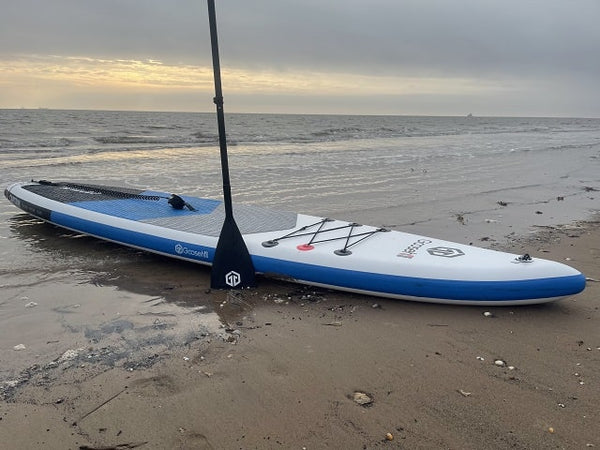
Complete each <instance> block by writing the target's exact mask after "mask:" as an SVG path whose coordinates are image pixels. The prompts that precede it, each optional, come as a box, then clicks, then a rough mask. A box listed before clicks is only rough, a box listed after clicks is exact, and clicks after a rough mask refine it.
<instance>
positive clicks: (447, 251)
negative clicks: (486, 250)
mask: <svg viewBox="0 0 600 450" xmlns="http://www.w3.org/2000/svg"><path fill="white" fill-rule="evenodd" d="M427 253H429V254H430V255H432V256H442V257H444V258H456V257H457V256H463V255H464V254H465V252H463V251H462V250H461V249H459V248H452V247H431V248H428V249H427Z"/></svg>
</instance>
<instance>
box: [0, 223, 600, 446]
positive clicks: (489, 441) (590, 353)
mask: <svg viewBox="0 0 600 450" xmlns="http://www.w3.org/2000/svg"><path fill="white" fill-rule="evenodd" d="M599 225H600V222H599V221H597V220H590V221H587V222H577V223H573V224H570V225H568V226H554V227H546V228H544V229H543V230H541V231H539V232H538V233H536V234H533V235H529V236H525V237H523V238H520V239H515V240H513V241H512V243H510V245H509V244H506V248H505V249H506V250H512V251H514V252H517V253H519V252H521V253H522V252H524V251H530V252H531V253H532V254H534V255H541V256H543V257H544V258H547V259H553V260H557V261H567V262H568V264H570V265H572V266H574V267H575V268H577V269H579V270H581V271H582V272H583V273H585V274H586V276H587V278H588V281H587V287H586V289H585V291H584V292H583V293H582V294H580V295H577V296H574V297H571V298H567V299H564V300H562V301H558V302H554V303H549V304H543V305H537V306H518V307H517V306H515V307H475V306H473V307H463V306H458V307H457V306H448V305H434V304H423V303H415V302H403V301H397V300H386V299H381V298H375V297H367V296H361V295H354V294H346V293H337V292H333V291H327V290H320V289H313V288H310V287H298V286H295V285H292V284H289V283H285V282H278V281H273V280H266V279H261V280H260V286H259V287H258V288H257V289H253V290H247V291H231V292H227V291H213V292H211V291H209V290H206V289H204V290H203V291H202V292H200V293H198V292H197V291H198V287H199V286H207V283H206V280H207V279H208V271H207V270H204V273H201V274H200V275H199V274H198V273H197V272H198V270H195V271H193V270H190V268H189V266H188V265H185V264H182V266H184V267H183V269H182V270H179V271H178V273H179V274H180V275H179V276H178V277H177V278H176V279H175V280H174V279H173V277H172V276H171V277H166V276H165V274H164V273H163V274H161V273H154V274H153V276H152V277H150V276H148V274H147V273H138V274H137V275H136V274H135V270H138V269H134V268H131V273H130V274H129V277H128V280H129V281H130V282H131V285H130V286H126V282H124V283H125V284H123V285H120V286H119V287H118V288H117V289H116V290H114V288H110V287H108V288H107V287H106V285H104V282H106V280H105V281H104V282H101V281H100V280H99V281H98V283H97V284H96V285H94V284H82V285H79V286H78V287H77V288H74V287H73V286H71V285H69V284H65V283H62V282H59V281H52V280H50V281H48V282H46V283H45V288H44V291H45V292H47V293H51V292H52V294H51V295H50V294H47V295H46V296H45V298H50V297H55V298H56V299H57V300H56V305H54V306H53V308H55V310H56V308H57V307H58V306H57V305H60V306H61V307H62V311H63V312H62V314H63V315H64V316H68V315H77V314H78V312H73V311H77V310H79V309H80V308H82V306H74V305H75V301H76V298H73V297H72V296H73V294H76V295H78V296H90V297H93V296H96V297H98V298H97V300H98V302H96V303H101V305H98V306H97V307H98V308H99V310H102V312H101V313H99V312H95V313H92V312H89V311H88V312H87V314H90V315H91V316H94V315H96V316H97V315H98V314H101V315H102V316H103V319H101V320H100V322H99V323H100V324H104V325H101V326H99V327H98V328H97V329H96V330H97V335H94V334H93V333H88V334H87V339H81V337H80V335H79V334H78V333H74V332H69V331H67V330H69V327H71V328H75V327H76V325H75V324H76V323H77V320H76V319H72V318H68V319H64V321H63V325H65V323H66V324H67V325H68V326H67V327H64V326H63V327H62V331H60V330H46V331H47V332H45V333H43V336H44V339H42V341H40V342H38V344H37V345H39V347H40V348H36V349H35V350H34V351H35V352H38V353H41V352H45V353H48V349H49V348H52V347H53V346H54V347H56V346H60V345H61V343H62V344H64V343H66V342H68V343H69V345H68V346H69V347H70V348H69V349H68V350H65V351H64V352H62V350H64V347H62V349H61V350H60V351H59V352H58V353H61V352H62V353H61V354H60V355H58V353H57V355H58V356H57V357H56V358H54V359H53V360H51V361H43V360H41V361H39V362H38V363H35V362H34V361H33V360H32V361H31V363H32V364H31V365H30V366H28V367H27V368H25V369H23V370H21V372H20V373H19V374H18V376H17V377H16V378H15V380H16V381H15V385H14V386H13V387H9V386H7V385H6V384H5V385H4V388H3V396H4V399H3V401H2V403H0V418H1V421H0V440H1V442H3V443H4V446H5V447H4V448H15V449H19V448H39V447H41V448H57V449H59V448H61V449H64V448H69V449H124V448H143V449H146V448H148V449H161V448H181V449H204V448H207V449H209V448H214V449H216V448H243V449H246V448H248V449H251V448H300V449H301V448H307V449H310V448H356V449H362V448H523V449H524V448H589V447H593V446H600V434H599V433H598V427H597V424H598V419H599V415H598V407H597V405H598V403H599V402H600V387H599V386H598V381H597V376H596V375H597V374H598V373H599V371H600V331H599V328H598V320H599V319H600V310H599V309H600V303H599V302H598V299H599V297H600V283H599V281H598V280H600V226H599ZM158 259H159V261H153V263H155V264H159V265H161V264H162V265H165V264H166V261H165V260H162V259H160V258H158ZM182 272H183V273H182ZM201 272H202V271H201ZM202 277H204V278H205V280H203V279H202ZM140 279H143V280H144V283H143V288H140V287H139V286H135V284H136V283H137V282H138V281H139V280H140ZM74 289H75V290H74ZM77 289H79V290H77ZM104 289H109V290H110V291H111V292H112V293H113V294H112V296H111V295H106V294H102V293H101V292H99V291H103V290H104ZM126 289H127V290H126ZM143 290H147V291H149V292H162V293H165V292H170V293H171V294H170V295H172V297H171V298H172V299H174V303H179V304H180V305H181V304H184V303H185V302H186V299H187V302H188V308H189V302H190V299H191V298H192V297H194V296H196V297H198V296H200V297H201V298H202V301H201V302H199V303H198V304H204V305H212V306H211V308H213V309H214V310H215V311H217V312H218V318H214V320H213V319H211V318H210V317H205V318H204V321H203V323H201V324H198V323H197V324H194V323H193V318H190V319H189V320H188V324H187V325H188V326H189V329H185V326H184V325H182V324H181V323H180V322H185V321H186V318H185V316H183V317H182V316H181V315H180V314H178V313H176V312H175V311H170V308H175V306H173V305H172V304H170V303H169V302H164V301H160V300H159V299H158V298H157V297H156V296H154V297H152V296H150V295H148V294H144V293H143V292H141V291H143ZM115 293H116V294H117V295H115ZM119 295H120V296H125V297H128V298H129V300H130V303H134V304H135V306H128V305H127V302H123V299H122V298H121V300H120V301H117V300H114V299H113V300H112V301H111V300H110V298H111V297H112V298H114V297H119ZM168 295H169V294H167V296H168ZM136 296H138V297H139V298H136ZM132 297H133V299H132ZM58 299H60V300H58ZM26 300H28V299H23V301H26ZM132 300H133V301H132ZM136 300H137V301H136ZM140 305H154V306H147V309H146V310H139V308H140ZM179 307H181V306H179ZM36 308H39V306H37V307H35V308H32V309H31V310H35V309H36ZM69 308H71V310H72V311H71V312H67V311H69ZM128 308H130V310H127V309H128ZM207 308H209V307H208V306H207ZM206 315H207V316H210V315H211V314H208V313H207V314H206ZM174 317H177V322H178V323H177V324H175V323H174V322H173V318H174ZM28 320H31V319H28ZM23 321H24V322H21V323H15V327H16V328H20V329H21V330H22V329H23V328H24V327H25V324H26V320H25V319H23ZM211 321H212V323H211ZM111 324H112V326H111ZM88 325H89V324H88ZM103 327H104V328H103ZM144 327H146V328H149V329H150V330H154V335H156V334H160V335H161V336H162V337H161V339H154V340H152V339H151V335H152V334H153V333H149V332H148V331H145V332H141V335H140V336H137V337H132V336H130V335H129V334H131V333H133V332H134V330H135V329H137V328H140V329H143V328H144ZM91 328H92V326H91V325H90V326H88V329H91ZM199 330H200V331H199ZM32 333H34V331H32ZM37 333H39V330H37ZM74 334H75V335H77V337H75V338H74V337H73V335H74ZM146 334H148V336H146ZM20 338H21V339H22V340H26V339H27V336H23V334H21V336H20ZM38 338H39V336H38ZM70 340H72V341H73V342H69V341H70ZM14 342H16V341H14ZM175 343H177V345H174V344H175ZM15 345H17V344H15ZM135 346H137V348H135ZM119 348H121V349H122V350H123V351H124V353H126V354H123V355H119V352H118V350H117V349H119ZM125 350H126V352H125ZM26 352H28V349H25V350H22V351H14V352H13V353H14V355H21V354H24V353H26ZM103 352H104V353H103ZM361 403H363V404H361Z"/></svg>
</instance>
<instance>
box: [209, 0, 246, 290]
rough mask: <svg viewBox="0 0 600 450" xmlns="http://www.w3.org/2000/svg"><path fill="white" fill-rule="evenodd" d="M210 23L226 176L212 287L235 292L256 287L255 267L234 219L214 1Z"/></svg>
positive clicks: (216, 101) (211, 0) (218, 119)
mask: <svg viewBox="0 0 600 450" xmlns="http://www.w3.org/2000/svg"><path fill="white" fill-rule="evenodd" d="M208 22H209V25H210V41H211V48H212V60H213V71H214V78H215V98H214V102H215V105H217V124H218V126H219V146H220V149H221V172H222V175H223V201H224V205H225V220H224V221H223V228H222V229H221V234H220V235H219V241H218V243H217V248H216V250H215V255H214V258H213V265H212V271H211V278H210V285H211V287H212V288H213V289H232V288H242V287H253V286H256V281H255V273H254V265H253V264H252V258H251V256H250V253H249V252H248V248H247V247H246V243H245V242H244V238H243V237H242V234H241V233H240V230H239V228H238V226H237V224H236V223H235V220H234V218H233V206H232V200H231V181H230V179H229V161H228V158H227V138H226V135H225V113H224V112H223V92H222V89H221V67H220V63H219V43H218V39H217V18H216V14H215V2H214V0H208Z"/></svg>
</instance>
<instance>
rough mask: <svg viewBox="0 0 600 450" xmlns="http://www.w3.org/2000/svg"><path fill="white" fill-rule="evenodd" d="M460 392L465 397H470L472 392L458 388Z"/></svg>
mask: <svg viewBox="0 0 600 450" xmlns="http://www.w3.org/2000/svg"><path fill="white" fill-rule="evenodd" d="M457 390H458V393H459V394H461V395H462V396H463V397H470V396H471V393H470V392H467V391H463V390H462V389H457Z"/></svg>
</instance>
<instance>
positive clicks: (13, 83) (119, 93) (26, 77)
mask: <svg viewBox="0 0 600 450" xmlns="http://www.w3.org/2000/svg"><path fill="white" fill-rule="evenodd" d="M212 77H213V73H212V68H211V67H198V66H192V65H169V64H165V63H163V62H161V61H158V60H152V59H149V60H134V59H131V60H127V59H114V60H111V59H97V58H89V57H75V56H58V55H50V56H40V55H28V56H19V57H14V58H11V59H9V60H5V61H4V62H3V69H2V70H1V71H0V86H2V87H4V88H5V89H3V93H0V104H3V105H7V106H9V107H39V106H47V105H51V106H52V107H64V106H63V105H62V104H61V99H64V101H65V105H67V104H73V100H74V99H75V98H76V99H78V102H76V103H75V106H76V107H80V108H98V107H101V108H108V109H110V108H114V109H136V108H142V109H152V108H156V107H159V108H160V105H159V102H158V100H156V101H152V100H151V99H153V98H154V99H156V98H158V97H161V98H162V99H164V98H165V97H167V96H176V95H186V94H188V95H190V96H196V97H199V96H209V95H212V91H213V89H214V87H213V86H214V85H213V78H212ZM222 79H223V88H224V90H225V91H226V94H227V95H229V96H233V95H236V94H240V95H242V94H245V93H248V92H252V93H253V94H256V95H261V94H263V95H264V94H266V95H281V96H286V97H289V96H306V95H310V96H322V95H323V96H324V95H327V96H346V95H348V93H351V94H352V95H353V96H359V97H360V96H364V97H370V96H384V95H389V96H403V95H449V94H452V95H470V94H478V93H482V92H484V91H501V90H503V89H504V88H503V87H502V84H500V83H492V82H489V83H487V84H486V83H483V82H482V80H480V79H479V80H477V81H475V80H470V79H465V78H434V77H430V78H417V77H402V76H397V77H395V76H367V75H360V74H348V73H325V72H314V71H295V72H291V71H282V72H275V71H250V70H244V69H236V68H229V67H223V68H222ZM17 93H19V94H18V95H17ZM23 93H26V94H25V95H24V94H23ZM132 96H135V101H132ZM86 102H92V104H87V103H86ZM128 103H129V104H128ZM131 103H133V104H131ZM174 105H175V104H174ZM175 107H176V106H175ZM190 107H191V108H192V109H196V110H202V109H204V110H206V109H207V108H198V107H195V108H194V106H190ZM176 108H177V107H176ZM183 109H186V107H185V106H183Z"/></svg>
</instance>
